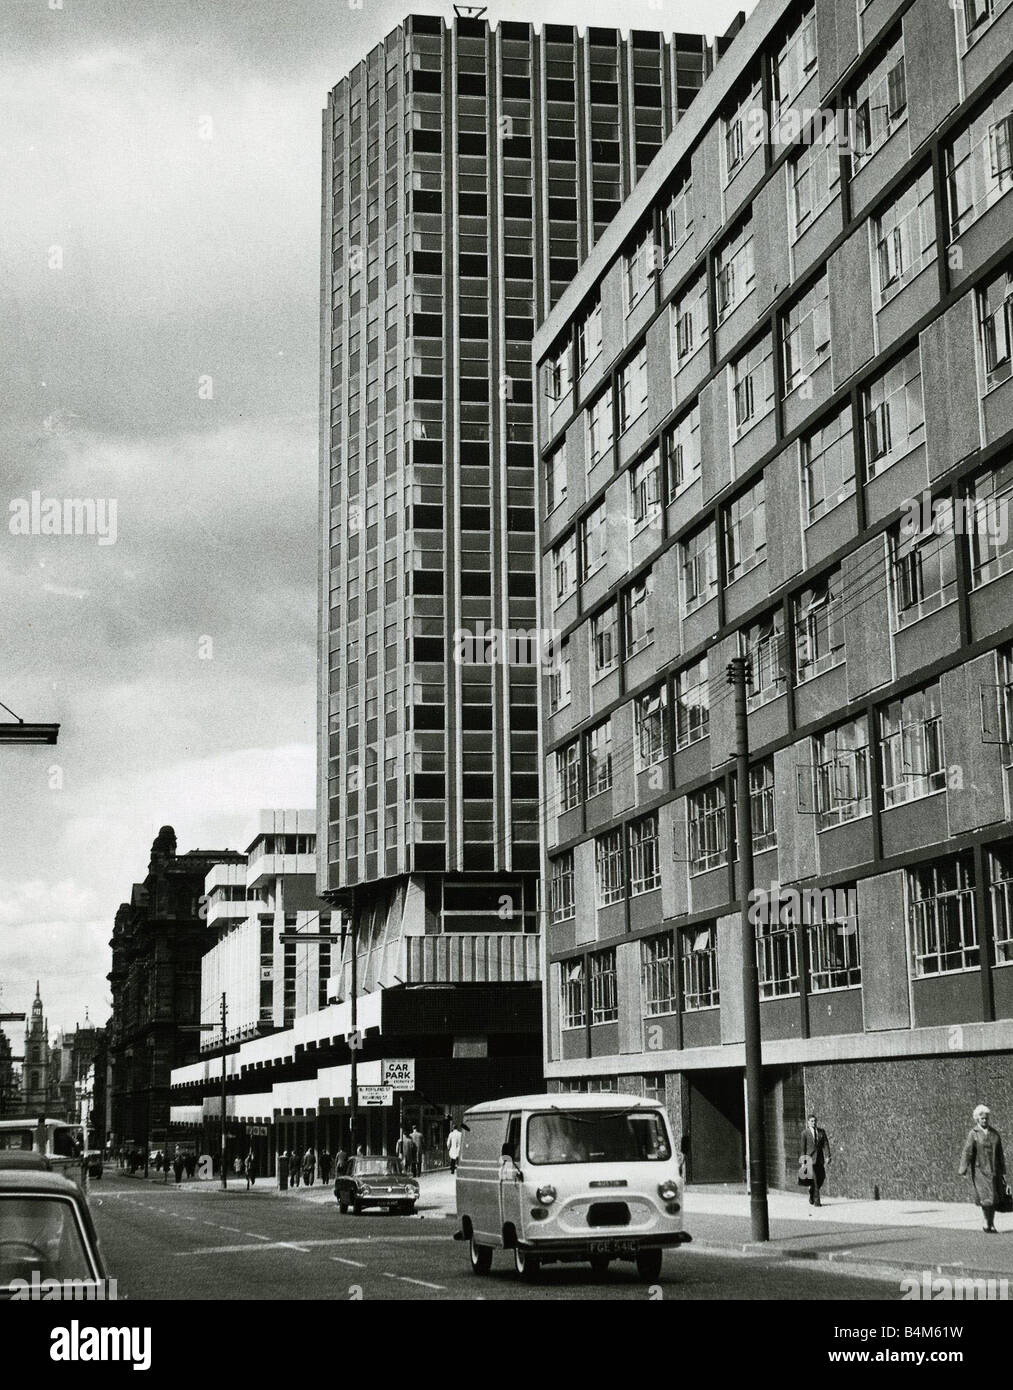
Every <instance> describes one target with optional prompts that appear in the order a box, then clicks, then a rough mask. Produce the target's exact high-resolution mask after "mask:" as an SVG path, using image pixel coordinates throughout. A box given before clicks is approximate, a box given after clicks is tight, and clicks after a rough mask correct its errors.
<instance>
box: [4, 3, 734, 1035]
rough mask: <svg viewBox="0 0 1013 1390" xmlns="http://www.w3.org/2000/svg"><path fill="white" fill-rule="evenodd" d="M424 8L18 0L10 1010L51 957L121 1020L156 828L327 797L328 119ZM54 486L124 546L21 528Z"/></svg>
mask: <svg viewBox="0 0 1013 1390" xmlns="http://www.w3.org/2000/svg"><path fill="white" fill-rule="evenodd" d="M750 7H751V6H749V5H747V6H746V8H747V9H748V8H750ZM412 8H414V9H415V10H416V11H418V12H422V13H429V14H441V13H442V14H444V15H447V16H450V15H452V13H453V8H452V6H451V5H449V4H447V5H440V4H434V3H431V0H430V2H429V3H426V0H422V3H419V4H417V5H415V6H414V7H412V6H411V5H410V4H409V3H408V0H401V2H400V3H391V0H362V6H361V8H354V9H353V8H351V7H350V6H349V4H348V3H347V0H0V63H2V68H3V73H4V81H3V89H2V96H0V110H2V122H0V185H2V187H3V190H4V198H3V204H4V206H3V212H2V214H0V397H2V399H0V450H2V452H0V469H2V472H0V477H2V479H3V482H2V484H0V522H2V524H0V594H2V602H0V701H3V703H4V704H6V705H9V706H10V708H11V709H13V710H14V711H15V713H17V714H18V715H21V716H22V717H24V718H25V719H29V720H39V721H58V722H59V723H60V724H61V725H62V728H61V732H60V741H59V745H58V746H57V747H56V748H45V747H41V748H17V747H6V748H5V747H2V746H0V788H2V792H3V795H2V798H0V991H2V993H0V1011H3V1010H15V1009H16V1010H21V1009H27V1008H28V1007H29V1005H30V1000H31V997H32V994H33V993H34V982H35V979H36V977H39V978H41V980H42V992H43V999H44V1001H45V1004H46V1011H47V1013H48V1016H49V1020H50V1027H51V1031H52V1029H53V1028H55V1027H56V1026H64V1027H73V1025H74V1024H75V1022H77V1021H80V1020H83V1017H84V1011H85V1008H86V1007H89V1008H90V1011H91V1016H92V1018H93V1019H98V1020H100V1021H104V1020H105V1018H106V1017H107V1015H108V1012H109V992H108V983H107V981H106V979H105V974H106V972H107V970H108V968H109V961H108V939H109V935H110V932H111V928H112V921H113V915H114V913H115V911H116V908H117V905H118V904H119V903H120V902H122V901H123V900H124V899H125V898H128V897H129V894H130V886H131V884H132V883H133V882H134V881H136V880H139V879H141V878H143V876H144V874H145V872H146V869H147V864H148V857H149V851H150V847H151V842H152V840H153V839H154V837H155V835H156V833H157V831H158V828H159V826H161V825H163V824H171V825H173V826H175V828H176V832H177V836H178V839H179V848H180V850H187V849H193V848H198V847H200V848H208V847H213V848H237V849H240V848H243V847H245V844H246V842H247V839H248V835H249V827H250V823H251V819H252V817H253V816H254V814H255V813H256V811H257V810H258V808H260V807H262V806H310V805H312V804H313V798H314V780H313V763H314V757H315V728H314V719H315V707H314V702H315V690H314V663H315V608H316V592H315V545H316V542H315V525H316V492H315V490H316V452H317V442H316V438H317V437H316V429H317V322H318V319H317V315H318V305H317V297H318V284H319V269H318V255H319V223H318V218H319V210H318V203H319V194H320V112H321V108H322V106H323V104H324V102H325V100H326V94H327V91H328V89H329V88H330V87H331V86H333V85H334V84H335V82H337V81H338V80H339V78H340V77H341V76H342V75H343V74H344V72H345V71H346V70H347V69H348V67H349V66H350V65H351V64H353V63H354V62H356V61H357V60H358V59H359V58H360V57H362V56H363V55H364V54H365V53H366V52H367V51H368V50H369V49H370V48H371V47H372V46H373V45H374V44H375V43H376V42H378V41H379V40H380V39H382V37H383V36H384V34H385V33H387V32H389V30H390V29H392V28H394V27H395V26H396V25H397V24H398V23H399V22H400V21H401V20H402V19H403V17H404V15H405V14H406V13H409V12H410V10H411V9H412ZM737 8H738V6H737V5H735V4H728V3H707V4H706V5H703V4H699V3H696V4H694V3H689V2H688V0H660V3H659V0H622V5H621V7H620V6H619V5H618V4H617V3H616V0H552V4H551V17H552V19H554V20H558V21H559V22H563V23H579V24H582V25H583V24H588V23H591V24H594V23H598V24H604V25H612V24H615V22H616V17H617V15H618V14H619V13H620V10H621V15H622V18H621V23H622V25H623V27H624V28H626V27H642V28H657V27H660V28H665V29H668V30H700V29H702V30H705V31H706V32H708V33H712V34H714V33H720V32H723V31H724V30H725V29H726V28H727V26H728V24H729V23H730V21H731V19H732V18H733V16H734V14H735V12H736V10H737ZM549 13H550V6H549V5H546V4H545V3H541V2H540V0H539V2H537V3H536V0H510V3H500V4H498V5H497V4H493V5H492V6H491V7H490V10H489V17H490V19H491V20H493V21H494V22H496V21H498V20H501V19H511V18H517V19H533V20H535V21H536V22H539V23H540V22H542V21H543V20H544V19H545V18H546V17H548V15H549ZM208 137H210V138H208ZM204 378H210V398H208V397H209V390H208V385H207V383H206V382H205V384H204V387H203V390H201V385H200V384H201V381H202V379H204ZM33 492H38V493H39V494H40V496H41V497H42V498H47V497H54V498H60V499H62V498H64V497H87V498H95V499H115V501H116V509H117V510H116V542H115V544H110V545H99V544H98V541H97V537H87V536H52V535H42V536H25V535H11V534H10V533H9V527H8V518H9V504H10V502H11V501H12V500H14V499H17V498H23V499H25V500H26V501H27V500H30V498H31V495H32V493H33ZM208 638H210V643H211V645H210V651H211V653H212V655H211V657H210V659H203V658H202V655H201V652H202V650H203V651H204V652H207V651H208V650H209V645H208V642H207V640H206V639H208ZM0 717H3V718H6V716H5V715H2V712H0ZM8 1031H9V1033H11V1035H13V1036H16V1035H17V1034H18V1033H19V1031H20V1030H19V1029H14V1028H10V1029H8Z"/></svg>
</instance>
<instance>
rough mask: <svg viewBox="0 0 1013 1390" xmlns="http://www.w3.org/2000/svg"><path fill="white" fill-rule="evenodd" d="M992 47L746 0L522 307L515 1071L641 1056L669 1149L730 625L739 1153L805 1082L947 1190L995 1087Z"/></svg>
mask: <svg viewBox="0 0 1013 1390" xmlns="http://www.w3.org/2000/svg"><path fill="white" fill-rule="evenodd" d="M1011 49H1013V6H1010V5H1009V4H1008V3H1002V0H995V3H992V0H982V3H978V0H965V3H963V4H960V3H958V4H954V5H950V6H946V5H940V4H938V3H936V0H870V3H866V4H863V3H861V0H859V3H857V4H854V3H849V4H847V5H842V4H840V3H835V0H815V4H813V3H812V0H808V3H807V0H799V3H785V0H760V3H759V4H758V5H757V7H756V8H755V9H754V10H753V12H752V13H751V15H750V17H749V19H748V20H747V22H746V24H745V26H744V28H743V29H742V30H741V32H740V33H739V34H738V36H737V37H736V39H735V42H734V43H733V45H732V46H731V48H730V49H729V50H728V52H727V53H726V54H725V56H724V57H723V58H722V61H721V63H720V65H719V66H718V68H717V69H716V71H715V73H714V75H713V76H712V77H710V78H709V79H708V82H707V83H706V85H705V87H704V90H703V92H702V94H701V95H700V96H699V97H698V98H697V100H696V101H695V102H694V103H693V105H692V106H691V107H690V109H689V111H688V112H687V113H686V116H685V117H684V119H683V120H682V121H681V122H680V123H679V125H678V126H677V127H676V129H675V131H674V133H673V134H672V136H671V137H670V138H669V139H668V141H667V142H666V144H665V146H664V149H663V151H662V153H661V155H660V156H659V158H658V159H657V160H656V161H655V162H654V164H653V165H652V166H651V168H650V169H649V170H648V172H647V174H646V175H645V176H644V177H643V178H642V179H641V180H640V182H639V184H638V185H637V187H636V189H635V190H634V191H633V192H632V194H631V195H630V196H629V198H628V199H627V200H626V201H625V203H624V206H623V208H622V210H621V211H620V213H619V215H618V216H617V217H616V219H615V220H614V221H613V222H612V223H611V225H610V226H609V228H608V230H607V232H606V233H605V235H604V236H603V237H602V238H601V239H600V241H599V242H598V245H597V246H596V248H595V249H594V251H593V252H592V253H591V255H590V257H589V259H588V260H587V262H586V263H585V264H584V266H583V267H582V268H581V270H580V271H579V272H578V273H577V275H576V277H575V280H574V282H573V283H572V284H571V285H570V287H569V288H568V289H567V291H566V292H565V294H564V295H563V296H562V299H561V300H560V302H559V303H558V304H557V305H556V307H555V309H554V311H553V313H552V314H551V315H550V317H549V319H548V321H547V322H546V323H545V324H544V326H543V327H542V328H541V330H540V331H539V332H538V334H537V335H536V338H535V342H534V349H533V355H534V361H535V366H536V371H535V378H534V380H535V389H536V391H537V418H538V439H539V461H540V472H539V480H540V491H539V528H540V535H539V541H540V552H541V583H540V606H541V614H542V617H541V622H542V625H543V626H545V627H550V628H554V629H557V630H558V641H557V642H556V643H555V644H554V660H553V663H552V665H551V668H550V669H549V670H548V671H547V672H546V673H545V678H544V681H543V683H542V695H541V701H542V711H541V712H542V732H543V737H544V765H545V785H546V806H545V818H544V822H545V852H546V853H545V875H546V882H547V884H548V885H549V902H548V904H547V905H548V907H549V914H550V915H549V918H548V921H549V927H548V953H549V959H550V962H551V965H550V969H549V978H548V980H547V982H546V988H547V999H548V1017H549V1027H548V1036H547V1039H546V1052H547V1071H548V1076H549V1079H550V1085H552V1086H556V1087H560V1088H564V1089H565V1088H568V1087H570V1088H572V1087H577V1088H582V1087H583V1088H586V1087H591V1088H595V1087H601V1088H603V1089H609V1088H618V1089H619V1090H622V1091H629V1090H637V1089H640V1090H642V1091H644V1092H645V1093H649V1094H652V1095H653V1094H656V1095H658V1096H660V1097H664V1098H665V1100H666V1101H667V1103H668V1105H669V1107H670V1109H671V1112H672V1114H673V1116H674V1118H675V1120H676V1123H677V1124H679V1125H681V1127H682V1130H683V1133H684V1134H685V1135H686V1136H687V1147H688V1151H689V1168H690V1175H691V1177H692V1178H694V1179H696V1180H698V1181H703V1180H708V1179H735V1178H741V1177H742V1176H743V1173H744V1142H745V1141H744V1132H743V996H742V989H743V983H742V935H741V930H740V916H739V910H740V906H741V904H740V903H739V901H738V894H737V887H736V880H737V858H738V855H737V848H736V844H735V816H734V806H735V796H736V786H735V778H734V763H733V761H732V755H733V753H734V751H735V747H736V733H735V725H734V718H733V715H734V702H733V697H732V691H731V689H730V687H729V686H728V684H727V680H726V668H727V667H728V664H729V661H730V659H731V658H732V657H733V656H735V655H745V656H747V657H748V658H749V660H750V663H751V679H752V683H751V687H750V693H749V701H748V720H747V722H748V736H749V744H750V776H749V783H750V785H749V788H748V795H749V797H750V802H751V807H752V824H753V844H752V854H753V856H754V864H755V872H756V882H757V884H758V885H760V886H763V887H767V886H768V885H777V886H778V888H777V891H778V894H779V896H778V898H777V899H776V902H777V904H778V908H779V909H781V910H777V909H775V910H772V911H771V910H766V909H765V908H764V905H763V902H762V900H761V899H759V898H757V900H756V901H755V903H754V916H755V918H756V921H755V924H754V925H755V931H756V952H757V961H758V969H759V990H760V1001H761V1002H760V1013H761V1020H762V1032H763V1055H764V1063H765V1077H766V1094H767V1104H766V1112H767V1128H768V1152H769V1165H770V1178H771V1181H773V1182H775V1183H777V1184H779V1185H783V1184H784V1183H788V1184H789V1185H791V1184H793V1183H794V1177H795V1173H794V1167H795V1157H796V1155H797V1152H798V1132H799V1130H800V1128H801V1125H802V1123H803V1116H804V1114H805V1113H806V1111H808V1110H810V1109H812V1108H815V1109H816V1110H817V1111H818V1113H819V1115H820V1116H821V1120H822V1122H823V1123H825V1124H826V1125H827V1127H828V1129H829V1131H830V1134H831V1138H832V1140H833V1142H834V1150H835V1157H836V1159H837V1163H836V1166H835V1169H834V1179H833V1181H834V1183H835V1184H836V1185H837V1186H838V1188H839V1190H843V1191H845V1192H850V1193H853V1194H865V1195H868V1194H870V1193H871V1191H872V1189H873V1186H874V1185H878V1187H879V1189H880V1192H881V1193H882V1195H883V1196H893V1195H896V1196H910V1195H912V1194H913V1193H917V1194H924V1195H935V1196H949V1197H957V1196H959V1195H962V1194H963V1187H962V1185H960V1186H958V1184H957V1182H956V1179H955V1177H954V1173H955V1168H956V1165H955V1161H954V1156H955V1154H956V1153H957V1151H958V1146H959V1143H960V1142H961V1139H962V1137H963V1135H964V1133H965V1132H966V1129H967V1125H968V1118H969V1115H970V1111H971V1108H972V1106H973V1105H974V1104H975V1103H976V1102H978V1101H979V1100H986V1101H987V1102H988V1103H989V1104H991V1106H992V1107H993V1110H994V1111H995V1112H996V1114H997V1118H998V1120H999V1123H1000V1126H1001V1124H1002V1123H1003V1121H1002V1119H1001V1116H1002V1115H1003V1114H1005V1115H1007V1116H1008V1115H1009V1114H1010V1113H1011V1112H1013V1071H1011V1069H1010V1066H1009V1050H1010V1048H1011V1046H1013V912H1011V906H1013V827H1011V824H1010V817H1011V791H1013V787H1011V767H1013V621H1011V620H1013V607H1011V595H1013V577H1011V571H1013V538H1011V537H1010V532H1009V525H1008V521H1009V516H1008V502H1009V499H1010V496H1011V493H1013V472H1011V464H1010V444H1011V434H1010V430H1011V426H1013V380H1011V372H1010V341H1011V338H1010V332H1011V327H1013V325H1011V318H1010V304H1011V302H1013V297H1011V293H1010V287H1011V285H1013V247H1011V237H1010V232H1011V221H1010V218H1011V209H1013V200H1011V198H1010V197H1009V192H1010V190H1011V189H1013V78H1011V67H1010V62H1009V58H1010V53H1011ZM740 791H741V789H740ZM789 889H794V890H796V891H795V895H794V897H793V898H792V901H791V910H789V909H788V906H787V901H788V900H787V896H786V895H787V891H788V890H789ZM826 890H832V891H826ZM769 891H771V890H769V889H768V892H769ZM782 894H783V895H785V896H781V895H782Z"/></svg>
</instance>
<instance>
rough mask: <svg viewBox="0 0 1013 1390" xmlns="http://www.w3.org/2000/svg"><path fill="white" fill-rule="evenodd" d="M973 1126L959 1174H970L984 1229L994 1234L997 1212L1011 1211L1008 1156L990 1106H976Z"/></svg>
mask: <svg viewBox="0 0 1013 1390" xmlns="http://www.w3.org/2000/svg"><path fill="white" fill-rule="evenodd" d="M972 1118H973V1120H974V1126H973V1128H972V1129H971V1132H970V1133H969V1134H968V1136H967V1139H966V1141H965V1143H964V1152H963V1153H962V1154H961V1155H960V1168H959V1170H958V1173H959V1176H960V1177H962V1178H963V1177H970V1179H971V1184H972V1186H973V1188H974V1200H975V1201H976V1202H977V1204H978V1206H979V1207H981V1214H982V1216H983V1218H984V1220H985V1225H984V1227H983V1230H984V1231H985V1233H986V1235H990V1236H994V1235H995V1234H996V1230H995V1213H996V1210H997V1209H998V1210H999V1211H1009V1210H1010V1208H1011V1206H1013V1203H1011V1202H1010V1194H1009V1188H1008V1186H1007V1183H1006V1159H1005V1156H1004V1154H1003V1151H1002V1135H1001V1134H1000V1133H999V1131H998V1130H997V1129H995V1128H994V1127H993V1125H992V1112H991V1110H989V1108H988V1106H987V1105H976V1106H975V1107H974V1114H973V1116H972Z"/></svg>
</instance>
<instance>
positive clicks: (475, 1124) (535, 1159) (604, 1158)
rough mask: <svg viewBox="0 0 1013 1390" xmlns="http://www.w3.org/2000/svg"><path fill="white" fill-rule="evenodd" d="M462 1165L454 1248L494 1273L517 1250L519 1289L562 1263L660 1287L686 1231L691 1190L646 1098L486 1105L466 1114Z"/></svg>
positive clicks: (664, 1122)
mask: <svg viewBox="0 0 1013 1390" xmlns="http://www.w3.org/2000/svg"><path fill="white" fill-rule="evenodd" d="M462 1128H463V1130H464V1142H463V1144H462V1146H461V1157H460V1160H459V1162H458V1165H457V1216H458V1220H459V1221H460V1223H461V1226H460V1231H459V1233H458V1236H457V1239H459V1240H466V1241H468V1243H469V1248H470V1251H471V1267H472V1269H473V1270H474V1271H475V1273H476V1274H486V1273H488V1271H489V1269H490V1267H491V1265H492V1252H493V1251H494V1250H512V1251H513V1259H514V1267H515V1269H516V1271H517V1273H518V1275H520V1277H521V1278H522V1279H531V1278H534V1277H535V1276H536V1275H537V1273H538V1270H539V1269H540V1267H541V1266H542V1265H544V1264H552V1263H555V1262H557V1261H568V1262H576V1261H585V1260H586V1261H589V1262H590V1264H591V1268H592V1269H594V1270H595V1271H596V1272H597V1273H600V1274H602V1273H604V1272H605V1271H606V1270H607V1269H608V1266H609V1262H610V1261H611V1260H632V1261H634V1263H635V1264H636V1266H637V1272H638V1274H639V1275H640V1277H641V1278H642V1279H644V1280H646V1281H647V1282H652V1281H654V1280H656V1279H657V1278H658V1275H659V1274H660V1272H661V1259H662V1254H663V1250H664V1247H665V1246H666V1245H681V1244H683V1243H684V1242H685V1241H688V1240H691V1239H692V1237H691V1236H690V1235H689V1234H688V1233H687V1232H686V1231H684V1230H683V1229H682V1179H681V1177H680V1174H679V1161H678V1154H677V1151H676V1147H675V1145H674V1144H673V1143H672V1135H671V1131H670V1129H669V1124H668V1117H667V1115H666V1114H665V1111H664V1110H663V1109H662V1107H661V1106H660V1105H658V1104H657V1102H656V1101H649V1100H644V1099H642V1098H641V1097H640V1096H626V1095H615V1094H609V1093H607V1092H605V1093H601V1094H596V1095H580V1094H577V1095H575V1094H571V1093H559V1094H555V1095H543V1096H513V1097H507V1098H506V1099H505V1100H495V1101H486V1102H485V1103H484V1104H482V1105H476V1106H474V1107H473V1109H471V1110H468V1111H467V1112H466V1113H465V1116H464V1122H463V1125H462Z"/></svg>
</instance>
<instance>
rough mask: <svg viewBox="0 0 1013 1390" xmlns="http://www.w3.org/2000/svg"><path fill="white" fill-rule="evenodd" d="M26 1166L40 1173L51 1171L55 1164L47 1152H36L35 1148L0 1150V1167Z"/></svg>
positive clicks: (24, 1167) (23, 1167)
mask: <svg viewBox="0 0 1013 1390" xmlns="http://www.w3.org/2000/svg"><path fill="white" fill-rule="evenodd" d="M4 1168H20V1169H21V1170H22V1171H23V1170H24V1169H26V1168H28V1169H34V1170H35V1171H36V1172H40V1173H50V1172H52V1170H53V1165H52V1164H51V1163H50V1161H49V1159H48V1158H47V1157H46V1155H45V1154H40V1153H36V1152H35V1151H34V1150H33V1149H7V1150H5V1151H3V1152H0V1169H4Z"/></svg>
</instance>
